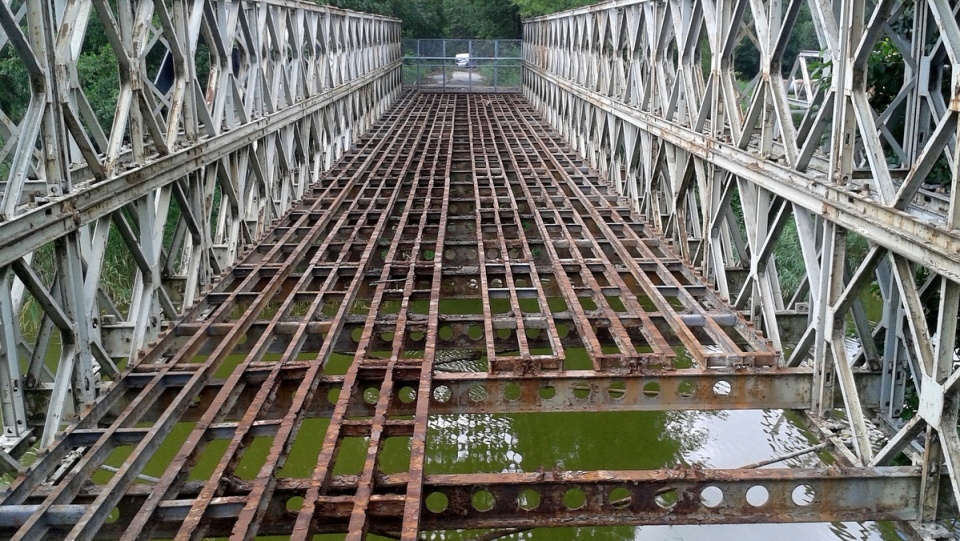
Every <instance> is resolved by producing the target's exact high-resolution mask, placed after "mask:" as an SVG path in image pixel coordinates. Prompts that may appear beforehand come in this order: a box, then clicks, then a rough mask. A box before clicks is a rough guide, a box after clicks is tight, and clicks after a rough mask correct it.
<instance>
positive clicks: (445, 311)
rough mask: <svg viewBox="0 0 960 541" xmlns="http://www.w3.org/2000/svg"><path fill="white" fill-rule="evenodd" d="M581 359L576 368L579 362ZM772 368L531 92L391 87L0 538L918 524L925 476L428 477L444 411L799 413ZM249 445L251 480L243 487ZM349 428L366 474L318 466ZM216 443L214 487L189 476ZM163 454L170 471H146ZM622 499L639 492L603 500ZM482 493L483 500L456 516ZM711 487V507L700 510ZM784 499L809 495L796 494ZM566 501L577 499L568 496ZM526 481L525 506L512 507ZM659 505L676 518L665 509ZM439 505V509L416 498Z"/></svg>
mask: <svg viewBox="0 0 960 541" xmlns="http://www.w3.org/2000/svg"><path fill="white" fill-rule="evenodd" d="M580 350H583V351H585V353H586V359H588V363H587V365H584V364H583V363H582V361H581V360H580V359H573V358H572V357H571V356H570V355H569V353H570V352H571V351H580ZM464 360H469V361H471V362H472V363H473V365H474V366H477V365H479V366H481V367H482V368H483V370H482V371H480V372H475V371H466V370H463V369H462V365H463V363H462V361H464ZM778 361H779V358H778V354H777V353H775V352H774V351H773V349H772V347H771V346H770V345H769V343H768V342H767V340H766V339H764V337H762V336H761V335H760V334H759V333H758V332H756V331H755V330H754V329H753V328H752V327H751V326H750V324H749V323H747V322H746V321H745V320H744V319H743V318H742V316H741V315H740V314H739V313H737V312H735V311H732V310H731V309H730V308H729V307H728V306H727V305H726V304H725V303H724V302H723V300H722V299H721V298H720V296H719V294H718V293H717V292H716V291H714V290H713V289H711V288H710V287H708V286H706V285H705V284H704V282H703V281H702V279H701V277H700V276H699V275H698V274H697V273H696V272H695V271H693V270H691V269H690V268H689V267H688V266H686V265H685V264H684V263H683V261H681V260H680V259H678V258H677V257H676V256H675V255H673V252H672V250H671V247H670V246H669V245H668V243H666V242H665V241H664V240H663V239H662V238H661V237H659V236H658V235H657V234H655V232H654V231H653V230H652V229H651V228H650V227H648V226H647V225H646V224H645V223H644V222H642V221H640V220H639V219H638V218H637V217H636V216H635V215H634V214H632V213H631V211H630V210H629V206H628V204H627V203H626V202H625V201H623V200H621V199H619V198H618V197H617V196H616V195H615V193H614V192H613V190H612V189H611V188H609V187H608V186H606V185H604V184H603V183H602V182H601V181H600V180H599V178H598V176H597V175H596V173H595V172H594V171H592V170H591V169H589V168H588V167H587V166H585V165H584V164H583V162H582V161H581V159H580V158H578V157H577V155H576V154H575V153H574V152H573V151H572V150H570V149H569V147H567V145H566V144H565V143H564V142H563V140H562V139H561V138H560V136H559V135H558V134H556V133H555V132H553V131H552V130H550V129H549V127H548V125H547V124H546V123H545V122H544V121H543V120H542V119H541V118H540V117H539V116H538V114H537V112H536V111H535V109H534V108H533V106H531V105H530V104H529V103H527V102H526V101H524V99H523V98H522V97H520V96H515V95H502V94H501V95H477V94H473V95H465V94H406V95H405V96H404V97H402V98H401V99H400V100H399V101H398V103H397V105H396V106H395V107H394V108H392V109H391V110H390V111H389V112H388V113H387V114H386V115H385V116H384V117H383V118H382V119H381V121H380V122H379V123H378V124H377V125H375V126H374V127H373V128H371V129H370V130H369V131H368V132H367V134H366V135H365V136H364V137H363V138H362V139H360V140H359V142H358V146H357V148H355V149H354V150H352V151H350V152H349V153H348V154H347V155H346V156H345V157H344V158H343V159H342V160H340V161H339V162H338V163H337V164H336V165H335V166H334V167H333V169H332V170H331V171H330V172H328V173H327V174H326V175H325V176H324V177H323V178H322V180H321V181H320V182H319V183H318V184H317V185H315V186H314V187H313V188H312V189H311V190H310V191H309V192H308V194H307V196H306V198H305V199H304V200H303V201H302V202H301V204H300V205H299V206H297V207H296V208H294V209H293V210H291V211H290V212H288V213H287V214H285V215H284V216H283V217H282V218H281V219H279V220H278V221H277V222H276V223H275V225H274V227H273V229H272V230H271V231H270V232H269V233H268V234H267V235H266V237H265V238H264V239H263V241H262V242H261V244H259V245H258V246H256V247H254V248H252V249H248V250H247V252H246V253H245V254H243V256H242V257H241V259H240V262H239V263H238V264H236V265H235V266H234V267H233V268H232V269H230V270H229V271H227V272H225V273H223V274H222V275H221V276H220V279H219V281H218V282H217V283H216V285H215V286H213V287H212V289H210V290H209V291H208V292H207V293H206V294H205V295H204V296H203V297H202V298H201V299H200V300H199V301H198V302H197V303H196V304H194V305H193V306H192V307H190V308H189V309H188V310H187V311H186V313H185V315H184V316H183V317H182V318H181V319H180V320H178V321H177V322H176V323H175V324H174V325H172V326H171V327H170V328H168V329H166V330H165V332H164V333H163V334H161V336H160V338H159V339H158V340H157V341H155V342H154V343H153V344H151V346H150V347H149V348H147V350H146V351H145V352H144V353H142V354H141V357H140V358H139V359H138V362H137V363H136V365H135V366H134V367H132V368H131V369H130V370H129V371H128V372H127V373H126V374H125V375H124V377H123V378H122V379H121V380H120V381H119V382H118V383H117V384H116V385H115V386H113V387H112V388H111V389H109V390H108V391H106V392H105V393H104V394H103V395H102V396H101V397H100V398H99V399H98V401H97V402H96V404H95V405H94V406H93V407H92V408H91V409H89V410H88V411H87V412H86V413H85V414H84V416H83V417H82V418H81V420H80V421H79V424H78V425H76V426H75V427H73V428H72V429H70V430H69V431H67V432H66V433H65V434H64V435H63V436H62V438H61V439H60V441H59V443H58V444H57V445H56V446H55V447H54V448H52V449H51V450H50V451H49V452H48V453H47V454H46V455H45V456H44V457H43V458H42V459H41V460H39V461H38V462H37V463H36V464H34V465H33V466H32V467H31V468H30V469H29V470H27V471H26V472H25V474H24V475H22V476H21V477H20V478H19V479H18V480H17V481H16V482H15V483H14V485H13V486H12V487H11V488H10V489H9V490H8V491H7V492H6V494H5V495H4V498H3V501H2V502H0V535H4V536H11V537H13V538H15V539H36V538H42V537H44V536H54V535H62V536H64V537H65V538H69V539H75V538H76V539H85V538H122V539H138V538H149V537H164V538H167V537H177V538H202V537H204V536H227V535H231V536H232V538H236V539H241V538H243V539H246V538H251V537H254V536H256V535H258V534H281V535H290V536H291V537H292V538H294V539H304V538H309V537H311V536H312V535H313V534H315V533H324V532H349V534H348V538H349V539H359V538H362V537H363V536H364V535H365V534H366V533H368V532H370V533H377V534H384V535H390V536H396V537H400V538H402V539H407V540H413V539H417V538H418V532H419V531H420V530H425V529H447V528H476V527H507V526H518V527H529V526H531V525H559V524H565V525H576V524H584V525H586V524H653V523H667V522H669V523H673V524H678V523H719V522H756V521H759V520H771V518H772V517H773V518H775V519H776V520H777V521H812V520H856V519H866V518H870V519H873V520H883V519H888V520H912V519H914V518H916V516H917V515H916V508H917V507H918V502H917V500H918V494H919V486H920V476H919V472H918V470H917V469H916V468H894V467H886V468H842V467H833V468H831V469H829V470H742V471H735V470H707V471H675V470H667V471H643V472H605V471H596V472H564V471H555V472H546V473H545V472H532V473H511V474H500V475H491V474H476V475H428V474H426V473H427V472H425V471H424V456H425V451H426V446H427V427H428V422H429V418H430V416H431V415H434V414H438V413H445V412H466V413H480V412H490V411H551V410H577V409H579V410H594V409H601V408H602V409H604V410H611V409H689V408H701V409H722V408H725V409H737V408H757V407H793V408H805V407H808V406H809V404H810V403H811V400H812V396H813V393H814V392H815V390H814V389H813V385H814V378H813V377H812V372H811V371H810V370H806V369H800V368H789V369H784V368H778V367H777V366H778V364H780V363H779V362H778ZM857 377H858V379H857V383H858V385H861V386H863V387H865V388H876V386H877V385H878V382H877V381H876V377H877V376H875V375H871V374H859V373H858V374H857ZM543 389H552V391H551V393H546V394H545V393H542V392H541V391H542V390H543ZM870 394H872V393H864V394H863V395H864V396H867V395H870ZM311 417H323V418H327V419H329V424H328V428H327V430H326V433H325V434H323V435H322V436H321V435H320V434H314V433H310V432H308V431H303V430H301V428H302V427H303V422H304V420H305V419H308V418H311ZM176 433H180V434H181V436H182V437H179V438H178V437H174V434H176ZM393 437H400V438H408V439H409V442H410V449H411V451H410V461H409V467H408V468H407V471H406V472H403V473H399V474H391V475H385V474H383V473H382V472H381V471H380V469H379V457H380V452H381V451H382V450H383V446H384V442H385V441H386V439H388V438H393ZM264 438H266V440H267V441H268V448H269V450H268V451H267V453H266V456H265V457H263V458H262V461H261V462H260V464H261V467H260V469H259V473H258V474H257V475H256V477H255V478H253V479H238V478H237V476H236V475H235V469H236V468H237V465H238V464H239V463H240V462H241V460H242V459H243V457H244V454H245V452H246V451H247V450H248V449H249V448H250V446H251V444H252V443H253V442H254V440H262V439H264ZM304 438H306V439H313V440H316V441H317V442H318V443H319V441H320V440H322V444H320V445H318V449H319V450H318V452H317V456H316V461H315V464H316V466H315V468H314V469H313V472H312V474H311V475H310V476H308V477H305V478H301V479H291V478H281V476H279V475H278V472H280V471H281V470H282V469H283V467H284V464H285V462H286V459H287V457H288V456H289V454H290V453H291V449H292V447H293V445H294V443H295V442H296V441H297V440H298V439H304ZM346 438H365V440H364V441H365V445H366V449H367V451H366V458H365V461H364V465H363V469H362V472H361V473H360V474H359V475H356V476H347V475H334V472H333V465H334V463H335V461H336V458H337V454H338V451H339V449H340V445H341V444H342V442H343V441H344V440H345V439H346ZM213 442H218V444H217V446H216V449H217V450H216V452H217V453H218V454H219V457H220V458H219V460H218V462H217V464H216V466H215V467H214V469H213V471H212V474H211V475H209V476H207V478H206V479H201V480H195V479H191V472H192V471H193V470H194V469H195V468H196V466H197V463H198V461H199V460H200V458H201V457H202V456H204V454H205V453H208V452H214V451H213V450H212V449H213V448H214V446H212V445H211V444H212V443H213ZM117 453H120V455H118V454H117ZM116 456H123V457H125V458H124V459H123V461H122V465H121V466H120V467H118V468H114V469H115V470H116V471H109V472H107V473H109V475H104V471H103V470H102V468H101V466H103V465H104V464H105V462H107V461H108V459H110V458H111V457H116ZM158 462H159V463H160V466H159V467H160V469H162V471H163V472H164V473H163V474H162V475H161V476H158V477H155V478H154V477H148V476H144V475H143V471H144V468H145V467H146V466H147V465H148V464H150V465H151V467H154V468H156V467H158ZM95 474H96V475H95ZM756 485H760V486H763V487H765V489H766V490H767V491H768V492H769V494H770V496H771V497H770V502H769V503H768V504H767V505H766V506H765V507H764V508H763V509H762V510H758V509H757V508H755V507H752V506H750V505H749V503H748V502H747V499H746V492H747V489H748V488H750V487H753V486H756ZM624 486H627V487H629V497H628V498H626V499H625V500H624V499H621V500H618V501H615V502H614V501H611V500H610V499H609V497H608V496H609V494H610V492H611V491H612V490H613V489H614V488H618V487H624ZM477 487H484V488H483V490H485V491H488V492H489V493H490V494H491V495H492V497H493V498H494V500H495V501H496V504H495V505H494V506H493V508H492V509H490V510H488V511H486V512H483V511H481V510H479V509H477V508H476V507H475V506H473V505H471V497H472V494H474V493H475V492H476V490H478V489H477ZM706 487H719V489H720V490H722V491H723V494H724V498H723V501H722V502H721V503H720V504H718V505H716V506H714V507H709V506H707V505H705V504H703V503H702V502H701V497H700V495H701V492H702V491H703V490H704V488H706ZM797 487H807V488H809V489H810V491H811V492H812V493H813V494H814V497H813V498H812V501H810V502H804V504H803V505H799V504H797V503H795V502H793V501H791V498H790V494H791V492H792V491H795V490H796V489H797ZM571 489H576V490H581V491H583V492H584V493H585V494H586V495H587V501H588V502H589V503H588V504H587V505H585V506H584V507H582V508H575V509H574V508H570V507H568V506H565V505H564V504H563V496H564V494H565V492H566V491H568V490H571ZM522 490H534V491H536V492H537V493H538V494H539V495H540V501H541V504H540V505H539V506H538V507H537V508H536V509H533V510H527V509H521V508H520V507H518V504H517V494H519V493H520V491H522ZM664 491H673V492H674V493H675V494H677V498H676V503H675V504H673V505H663V504H662V502H660V501H659V500H658V498H657V495H658V494H663V493H664ZM434 493H440V494H442V495H444V498H445V499H446V501H447V502H448V505H447V506H446V507H445V509H443V510H439V511H437V512H433V511H427V510H425V509H424V508H423V506H422V503H423V501H424V500H425V498H426V497H427V496H428V495H430V494H434ZM827 495H829V498H828V496H827ZM301 500H302V503H299V502H300V501H301ZM292 501H297V502H298V505H299V508H296V507H297V506H291V502H292ZM291 508H292V509H291Z"/></svg>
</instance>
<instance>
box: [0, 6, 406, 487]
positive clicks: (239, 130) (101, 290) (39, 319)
mask: <svg viewBox="0 0 960 541" xmlns="http://www.w3.org/2000/svg"><path fill="white" fill-rule="evenodd" d="M400 51H401V44H400V21H399V20H396V19H392V18H385V17H379V16H372V15H368V14H361V13H356V12H350V11H345V10H340V9H335V8H329V7H323V6H319V5H317V4H313V3H306V2H295V1H293V2H292V1H288V0H282V1H280V0H276V1H274V0H260V1H256V2H254V1H246V0H235V1H218V0H202V1H197V2H179V1H166V0H161V1H155V2H149V1H148V2H136V3H130V2H115V3H109V2H102V1H99V0H96V1H94V0H79V1H77V2H69V3H66V4H64V3H63V2H59V1H53V0H38V1H36V2H14V3H9V2H4V3H0V78H2V80H4V81H7V84H5V88H4V91H3V95H2V96H0V416H2V425H3V432H2V437H0V458H3V459H4V460H3V461H2V462H3V466H4V467H6V468H16V467H17V462H16V459H15V457H16V456H18V455H19V454H21V453H22V452H23V451H24V450H25V449H27V448H29V447H30V446H31V445H33V444H34V443H35V442H36V441H37V440H39V442H38V443H39V445H40V446H46V445H47V444H49V443H50V442H52V441H53V439H54V436H55V434H56V432H57V431H58V430H59V428H60V427H61V425H62V424H63V423H66V422H68V421H69V420H70V418H71V416H73V415H74V413H75V412H78V411H81V410H82V409H83V408H85V407H88V406H90V405H91V404H92V403H93V402H94V400H95V399H96V397H97V395H98V388H99V387H101V386H103V385H109V384H110V382H111V380H113V379H114V378H115V377H116V376H117V374H118V372H120V371H121V370H122V369H123V368H124V367H125V366H126V365H127V364H129V363H131V362H132V361H134V360H135V358H136V355H137V352H138V351H139V350H140V348H141V347H142V346H143V345H144V344H145V343H146V342H149V341H150V340H151V339H152V338H153V337H155V336H156V335H157V333H158V332H160V331H161V327H162V326H163V322H164V321H165V320H170V319H173V318H175V317H176V316H177V315H178V313H180V311H181V310H182V309H183V308H184V307H186V306H190V305H191V304H192V303H193V302H194V300H195V299H197V297H198V295H199V294H200V293H201V292H203V291H204V290H206V289H207V288H209V287H210V285H211V283H212V282H213V280H214V279H215V277H216V276H217V275H219V274H221V273H224V272H227V271H228V269H229V268H230V266H231V264H232V263H233V262H234V261H235V260H236V258H237V257H238V255H239V254H241V253H242V252H244V251H245V250H247V249H249V247H251V246H252V245H253V244H254V243H255V241H256V240H257V238H258V237H260V235H261V234H262V233H263V232H264V231H265V229H266V228H267V227H268V226H269V225H270V224H271V222H273V221H274V220H275V219H277V218H278V217H280V216H281V215H283V214H284V213H286V212H287V211H288V210H289V209H290V208H291V206H292V204H293V202H295V201H296V200H298V199H299V198H301V197H302V196H303V195H304V194H305V193H307V188H308V186H310V185H311V183H313V182H315V181H316V180H317V179H318V178H319V175H320V173H321V172H322V171H324V170H325V169H326V168H328V167H329V166H330V165H331V164H332V163H333V162H334V161H335V160H336V159H337V158H338V157H339V156H340V155H341V154H342V153H343V152H344V151H345V150H346V149H348V148H349V147H350V146H351V145H352V142H353V141H354V140H355V139H356V138H357V137H359V136H360V135H361V134H362V133H363V132H364V131H365V130H366V129H367V127H369V126H370V125H371V124H372V123H373V122H374V121H375V120H376V119H377V118H378V117H379V116H380V115H381V114H382V113H383V112H385V111H386V110H387V108H388V107H389V106H390V105H391V104H392V102H393V101H394V99H395V98H397V97H398V96H399V94H400V91H401V63H400V56H401V52H400Z"/></svg>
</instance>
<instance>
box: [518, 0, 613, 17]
mask: <svg viewBox="0 0 960 541" xmlns="http://www.w3.org/2000/svg"><path fill="white" fill-rule="evenodd" d="M513 3H514V4H516V5H517V7H519V8H520V15H521V16H522V17H536V16H537V15H545V14H547V13H556V12H557V11H563V10H565V9H573V8H578V7H581V6H588V5H590V4H596V3H597V2H596V0H513Z"/></svg>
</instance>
